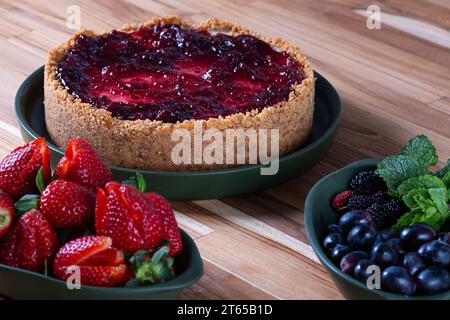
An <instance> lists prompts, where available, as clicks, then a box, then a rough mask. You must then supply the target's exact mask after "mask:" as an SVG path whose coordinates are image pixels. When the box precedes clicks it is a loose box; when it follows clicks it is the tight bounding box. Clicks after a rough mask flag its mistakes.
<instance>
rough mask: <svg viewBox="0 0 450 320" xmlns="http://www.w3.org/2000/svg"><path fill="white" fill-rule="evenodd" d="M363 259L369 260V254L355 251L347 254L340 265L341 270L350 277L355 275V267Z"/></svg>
mask: <svg viewBox="0 0 450 320" xmlns="http://www.w3.org/2000/svg"><path fill="white" fill-rule="evenodd" d="M363 259H369V254H368V253H367V252H365V251H353V252H350V253H349V254H346V255H345V256H344V257H343V258H342V260H341V263H340V267H341V270H342V271H343V272H345V273H347V274H349V275H353V271H354V270H355V265H356V264H357V263H358V262H359V261H360V260H363Z"/></svg>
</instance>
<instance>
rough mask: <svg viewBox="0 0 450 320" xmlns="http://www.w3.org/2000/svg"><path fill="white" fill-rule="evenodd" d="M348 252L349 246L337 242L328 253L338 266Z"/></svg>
mask: <svg viewBox="0 0 450 320" xmlns="http://www.w3.org/2000/svg"><path fill="white" fill-rule="evenodd" d="M349 253H350V248H349V247H348V246H346V245H343V244H338V245H337V246H336V247H334V249H333V250H332V251H331V253H330V259H331V261H333V263H334V264H335V265H337V266H339V264H340V262H341V260H342V258H343V257H344V256H345V255H347V254H349Z"/></svg>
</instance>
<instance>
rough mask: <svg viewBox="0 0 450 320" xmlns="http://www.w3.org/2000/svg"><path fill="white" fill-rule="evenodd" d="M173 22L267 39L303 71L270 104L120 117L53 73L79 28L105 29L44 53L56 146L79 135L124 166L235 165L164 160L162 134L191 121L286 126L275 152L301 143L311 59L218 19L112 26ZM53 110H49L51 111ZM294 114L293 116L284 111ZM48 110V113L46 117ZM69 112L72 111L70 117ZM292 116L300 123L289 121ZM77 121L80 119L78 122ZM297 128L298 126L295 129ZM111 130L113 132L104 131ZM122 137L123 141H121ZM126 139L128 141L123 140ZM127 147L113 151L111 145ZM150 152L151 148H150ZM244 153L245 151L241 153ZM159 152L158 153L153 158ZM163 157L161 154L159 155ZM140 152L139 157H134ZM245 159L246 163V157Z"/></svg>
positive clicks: (171, 20)
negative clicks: (218, 112) (171, 117)
mask: <svg viewBox="0 0 450 320" xmlns="http://www.w3.org/2000/svg"><path fill="white" fill-rule="evenodd" d="M157 23H163V24H179V25H181V26H182V27H184V28H204V29H207V30H208V31H210V32H214V31H216V32H217V31H218V32H228V33H229V34H231V35H239V34H249V35H253V36H255V37H257V38H258V39H260V40H262V41H265V42H266V43H268V44H270V45H271V46H272V47H273V48H276V49H278V50H282V51H286V52H287V53H288V54H289V55H290V56H291V58H293V59H295V60H297V62H298V63H299V64H300V66H301V68H302V71H303V73H304V76H305V77H304V79H303V81H302V82H301V83H300V84H298V83H295V84H294V85H292V87H291V91H290V93H289V97H288V99H287V100H283V101H280V102H278V103H276V104H274V105H270V106H265V107H263V108H262V109H260V110H258V109H253V110H251V111H247V112H245V113H243V112H236V113H233V114H230V115H227V116H218V117H212V118H209V119H187V120H184V121H181V122H180V121H178V122H176V123H164V122H162V121H159V120H150V119H136V120H126V119H119V118H117V117H114V116H112V114H111V112H109V111H108V110H105V109H102V108H94V107H93V106H92V105H91V104H89V103H87V102H83V101H81V100H80V99H78V98H75V97H74V96H73V95H72V94H70V93H69V92H68V90H67V89H66V88H65V87H64V86H63V84H62V83H61V82H60V80H59V79H58V78H57V76H56V73H55V68H56V66H57V64H58V62H59V61H61V60H62V59H64V58H65V57H66V55H67V52H68V51H69V50H70V49H71V48H72V47H73V46H74V45H75V41H76V40H77V38H78V37H79V36H80V35H81V34H84V35H86V36H89V37H94V36H98V35H105V34H107V33H108V32H110V31H111V30H107V31H104V32H102V33H99V34H96V33H95V32H94V31H92V30H88V29H83V30H80V31H79V32H77V33H75V34H73V35H72V36H71V37H70V39H69V40H67V41H65V42H64V43H62V44H61V45H60V46H58V47H57V48H55V49H51V50H50V51H49V53H48V61H47V63H46V64H45V70H44V94H45V95H44V104H45V113H46V117H45V119H46V126H47V130H48V132H49V134H50V136H51V138H52V139H53V141H55V142H56V144H57V145H58V146H59V147H64V145H65V144H66V143H67V142H68V139H70V138H84V139H87V140H88V141H89V142H91V143H92V144H93V145H94V147H95V148H96V149H98V150H97V151H98V152H99V153H100V155H102V156H103V157H104V158H105V160H107V161H108V162H109V164H110V165H114V166H121V167H128V168H133V169H142V170H155V171H197V170H214V169H223V168H229V167H236V166H240V164H233V165H228V164H212V165H211V164H200V165H195V164H192V163H191V164H186V165H185V164H181V165H175V164H173V163H167V162H168V159H167V158H168V157H167V154H170V152H169V150H168V149H167V146H165V145H163V143H164V142H163V140H164V139H165V138H166V137H167V136H168V135H169V134H170V133H171V132H172V131H173V130H175V129H185V130H188V131H189V132H191V133H192V132H193V131H194V127H195V125H196V124H197V125H198V124H200V125H201V127H202V128H203V129H208V128H217V129H219V130H222V131H223V130H225V129H229V128H244V129H247V128H255V129H260V128H267V129H271V128H280V132H281V130H282V129H283V128H285V129H284V130H285V131H287V132H285V136H282V135H281V134H280V148H279V155H280V156H282V155H284V154H286V153H289V152H292V151H294V150H295V149H296V148H297V147H299V146H300V145H302V144H303V143H304V142H305V141H306V139H307V138H308V136H309V133H310V131H311V127H312V113H313V110H314V91H315V88H314V83H315V78H314V72H313V69H312V66H311V63H310V62H309V60H308V59H307V58H306V56H305V55H303V53H302V52H301V51H300V49H299V48H298V47H297V46H296V45H294V44H291V43H288V42H287V41H286V40H284V39H282V38H275V39H273V40H272V39H270V38H267V37H264V36H262V35H261V34H259V33H257V32H254V31H251V30H249V29H247V28H245V27H243V26H241V25H238V24H235V23H230V22H227V21H223V20H219V19H215V18H212V19H207V20H205V21H203V22H201V23H199V24H196V25H192V24H189V23H186V22H184V21H182V20H181V19H180V18H179V17H178V16H165V17H161V18H159V17H154V18H152V19H151V20H149V21H147V22H143V23H137V24H125V25H124V26H123V27H122V28H120V29H119V28H116V29H113V30H118V31H124V32H131V31H135V30H137V29H139V28H141V27H151V26H153V25H154V24H157ZM53 114H54V115H53ZM292 115H294V116H295V118H296V119H293V118H290V117H289V116H292ZM48 116H51V119H50V120H49V118H50V117H48ZM73 117H75V119H74V120H72V119H73ZM295 120H298V121H300V122H301V123H296V122H294V121H295ZM83 121H85V122H84V123H83ZM295 130H297V131H298V132H295ZM108 134H112V135H113V137H110V136H108ZM145 134H146V135H147V136H148V137H149V139H156V140H158V141H156V142H155V141H153V142H148V141H145V140H143V136H144V135H145ZM134 136H138V137H137V138H136V139H139V138H140V139H141V141H140V142H141V146H142V145H143V146H144V147H141V146H139V145H138V143H137V142H136V143H135V142H134V141H131V143H132V144H133V145H132V146H131V147H126V146H118V145H113V146H110V145H108V143H110V144H119V142H117V140H118V139H122V138H123V140H126V139H127V138H128V139H132V138H133V137H134ZM122 142H123V141H122ZM126 142H130V141H129V140H127V141H126ZM149 146H151V147H156V148H154V150H146V149H145V147H147V149H149V148H148V147H149ZM118 150H120V152H123V151H125V152H128V153H130V154H125V155H124V154H122V158H119V157H117V151H118ZM152 152H153V153H152ZM247 156H248V155H247ZM158 157H159V158H158ZM164 157H166V159H164ZM139 158H142V159H139ZM246 164H248V163H247V162H246Z"/></svg>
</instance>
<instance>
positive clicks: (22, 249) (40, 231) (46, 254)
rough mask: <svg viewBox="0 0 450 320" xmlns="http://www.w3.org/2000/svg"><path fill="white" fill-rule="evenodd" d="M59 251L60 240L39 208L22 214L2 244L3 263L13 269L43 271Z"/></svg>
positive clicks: (0, 251) (1, 256)
mask: <svg viewBox="0 0 450 320" xmlns="http://www.w3.org/2000/svg"><path fill="white" fill-rule="evenodd" d="M57 249H58V237H57V235H56V233H55V232H54V231H53V229H52V226H51V225H50V223H49V222H48V221H47V219H46V218H45V216H44V215H43V214H42V213H41V212H40V211H39V210H36V209H32V210H30V211H28V212H27V213H25V214H24V215H22V216H21V217H20V218H19V220H18V221H17V223H16V224H15V225H14V227H13V228H12V229H11V231H9V232H8V233H7V234H6V236H5V237H4V238H3V239H2V242H1V243H0V262H1V263H3V264H6V265H9V266H12V267H16V268H22V269H27V270H31V271H42V269H43V268H44V265H45V262H46V261H48V260H49V259H50V258H51V256H53V254H54V253H55V252H56V250H57Z"/></svg>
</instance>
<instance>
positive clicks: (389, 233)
mask: <svg viewBox="0 0 450 320" xmlns="http://www.w3.org/2000/svg"><path fill="white" fill-rule="evenodd" d="M380 233H381V236H382V237H383V239H384V241H387V240H389V239H392V238H397V237H398V234H397V233H396V232H395V231H393V230H392V229H390V228H387V229H383V230H381V232H380Z"/></svg>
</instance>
